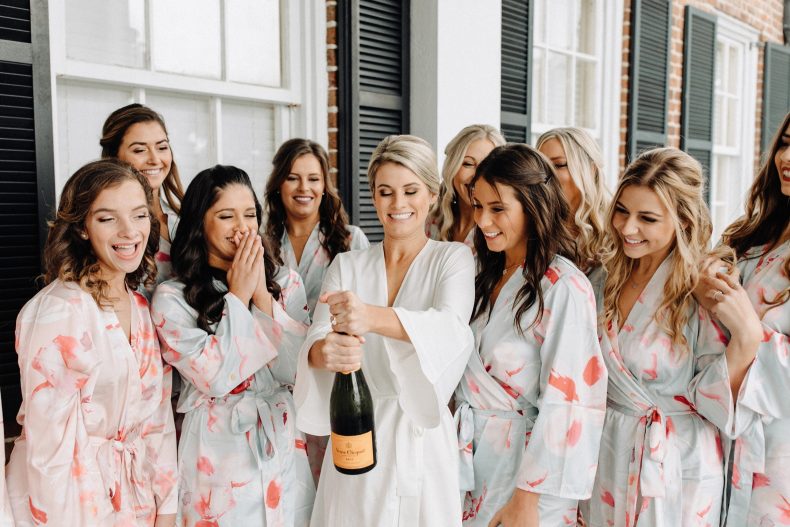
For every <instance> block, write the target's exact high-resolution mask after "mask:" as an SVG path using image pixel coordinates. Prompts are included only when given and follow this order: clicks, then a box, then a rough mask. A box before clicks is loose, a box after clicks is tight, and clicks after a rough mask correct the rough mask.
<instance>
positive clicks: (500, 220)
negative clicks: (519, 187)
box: [472, 178, 527, 253]
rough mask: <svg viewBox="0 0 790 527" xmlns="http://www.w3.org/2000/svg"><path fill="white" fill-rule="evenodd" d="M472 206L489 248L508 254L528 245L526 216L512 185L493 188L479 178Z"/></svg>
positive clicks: (473, 193)
mask: <svg viewBox="0 0 790 527" xmlns="http://www.w3.org/2000/svg"><path fill="white" fill-rule="evenodd" d="M472 206H473V207H474V208H475V223H477V228H478V229H480V232H482V233H483V236H484V237H485V240H486V245H487V246H488V250H489V251H492V252H503V251H504V252H506V253H508V252H511V251H514V250H516V251H520V250H523V248H525V247H526V238H527V216H526V214H524V207H523V206H522V205H521V202H520V201H519V200H518V198H517V197H516V191H515V190H514V189H513V187H510V186H508V185H500V184H498V183H497V184H496V187H494V186H492V185H491V184H490V183H489V182H488V181H486V180H485V179H483V178H479V179H478V180H477V181H476V182H475V187H474V190H473V191H472Z"/></svg>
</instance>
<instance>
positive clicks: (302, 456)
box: [152, 165, 315, 527]
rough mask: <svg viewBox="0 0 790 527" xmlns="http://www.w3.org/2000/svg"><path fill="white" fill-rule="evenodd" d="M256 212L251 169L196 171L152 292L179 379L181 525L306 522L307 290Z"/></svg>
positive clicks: (264, 526)
mask: <svg viewBox="0 0 790 527" xmlns="http://www.w3.org/2000/svg"><path fill="white" fill-rule="evenodd" d="M260 219H261V206H260V204H259V203H258V201H257V199H256V198H255V194H254V192H253V190H252V186H251V184H250V180H249V178H248V176H247V174H246V173H244V172H243V171H241V170H239V169H238V168H235V167H230V166H219V165H217V166H215V167H213V168H210V169H207V170H204V171H203V172H201V173H199V174H198V175H197V176H195V179H193V180H192V183H191V184H190V186H189V188H188V189H187V192H186V194H185V196H184V200H183V214H182V220H181V226H180V229H179V231H178V235H177V236H176V239H175V240H174V243H173V254H174V255H175V256H176V259H175V260H174V263H175V271H176V276H177V280H172V281H167V282H164V283H162V284H160V285H159V287H158V288H157V290H156V293H155V295H154V299H153V307H152V314H153V318H154V321H155V324H156V329H157V333H158V335H159V339H160V341H161V342H162V355H163V357H164V359H165V360H166V361H167V362H169V363H170V364H172V365H173V367H174V368H176V369H177V370H178V371H179V373H180V374H181V376H182V378H183V379H184V385H183V386H184V388H183V390H182V393H181V397H180V399H179V404H178V411H179V412H181V413H184V414H185V418H184V424H183V428H182V434H181V440H180V442H179V450H178V453H179V476H180V480H179V498H180V499H179V504H180V507H179V511H178V519H177V523H178V525H179V527H203V526H205V525H211V526H213V527H230V526H236V525H245V526H250V527H278V526H288V527H292V526H297V527H298V526H304V527H306V526H307V525H308V523H309V519H310V511H311V507H312V502H313V498H314V496H315V486H314V484H313V480H312V477H311V476H310V470H309V465H308V463H307V453H306V449H305V442H304V437H303V436H302V434H300V433H299V432H298V431H296V429H295V413H296V412H295V409H294V404H293V398H292V396H291V392H290V388H291V386H292V385H293V382H294V380H295V376H296V358H297V356H298V352H299V348H300V347H301V345H302V342H303V341H304V335H305V333H306V332H307V325H306V324H305V322H306V321H307V312H306V310H305V307H304V305H305V296H304V288H303V287H302V285H301V282H300V280H299V278H298V275H296V273H294V272H293V271H290V270H288V269H284V268H279V271H278V267H277V266H276V264H275V263H274V259H273V258H271V257H269V256H267V255H265V254H264V246H263V245H262V241H261V237H260V236H259V235H258V234H257V231H258V228H259V225H260V223H259V222H260Z"/></svg>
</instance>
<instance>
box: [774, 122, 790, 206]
mask: <svg viewBox="0 0 790 527" xmlns="http://www.w3.org/2000/svg"><path fill="white" fill-rule="evenodd" d="M774 163H775V164H776V170H777V172H779V186H780V189H781V191H782V194H784V195H785V196H790V126H788V127H787V129H786V130H785V131H784V132H782V137H781V138H780V139H779V149H778V150H777V151H776V155H775V156H774Z"/></svg>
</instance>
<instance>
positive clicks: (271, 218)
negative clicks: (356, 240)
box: [263, 139, 351, 265]
mask: <svg viewBox="0 0 790 527" xmlns="http://www.w3.org/2000/svg"><path fill="white" fill-rule="evenodd" d="M304 155H313V156H315V157H316V159H318V163H319V164H320V165H321V177H322V178H323V180H324V195H323V196H321V204H320V205H319V206H318V218H319V219H318V230H319V231H320V233H321V237H320V240H321V247H323V248H324V250H325V251H326V252H327V254H329V260H330V261H331V260H333V259H334V258H335V256H337V255H338V254H339V253H342V252H346V251H347V250H348V249H349V247H350V244H351V240H350V234H349V232H348V214H346V211H345V209H344V208H343V202H342V201H341V200H340V195H339V194H338V192H337V188H335V183H334V182H333V181H332V178H331V177H329V157H328V156H327V154H326V150H324V148H323V147H322V146H321V145H319V144H318V143H315V142H313V141H310V140H309V139H289V140H288V141H286V142H284V143H283V144H282V145H281V146H280V148H278V149H277V153H276V154H274V159H273V160H272V165H273V167H272V172H271V174H270V175H269V180H268V181H267V182H266V190H265V195H264V198H263V201H264V205H265V207H266V227H265V232H266V235H267V236H268V238H269V243H270V244H271V246H272V251H273V252H274V254H275V255H276V257H277V260H278V262H279V263H280V264H281V265H282V264H283V263H284V262H283V258H282V254H281V252H282V247H281V241H282V237H283V233H284V232H285V228H286V225H287V223H288V215H287V213H286V211H285V205H283V200H282V196H281V195H280V187H282V185H283V183H284V182H285V179H286V178H287V177H288V174H290V173H291V167H292V166H293V164H294V162H295V161H296V160H297V158H299V157H301V156H304Z"/></svg>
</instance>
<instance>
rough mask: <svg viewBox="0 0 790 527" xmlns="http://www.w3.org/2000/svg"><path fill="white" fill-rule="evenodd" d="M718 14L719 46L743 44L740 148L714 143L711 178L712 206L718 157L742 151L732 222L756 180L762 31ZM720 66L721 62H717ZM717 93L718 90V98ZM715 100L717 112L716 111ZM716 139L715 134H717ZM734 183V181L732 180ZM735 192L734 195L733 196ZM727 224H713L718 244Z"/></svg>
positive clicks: (712, 205)
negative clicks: (755, 166) (727, 43)
mask: <svg viewBox="0 0 790 527" xmlns="http://www.w3.org/2000/svg"><path fill="white" fill-rule="evenodd" d="M716 15H717V17H718V18H717V30H716V31H717V36H716V44H717V45H718V42H719V39H724V40H729V41H730V42H732V43H735V44H739V45H742V46H743V72H742V75H741V77H740V79H741V80H740V82H741V86H740V88H741V104H740V108H739V109H740V112H739V115H738V116H737V117H736V118H735V121H736V122H737V123H739V124H738V127H737V129H738V130H739V137H738V142H739V145H740V150H739V151H738V150H733V148H731V147H726V146H722V145H718V144H716V143H715V140H714V143H713V152H712V153H713V156H712V160H711V165H712V166H711V178H710V196H711V209H713V207H714V200H715V197H716V191H717V186H716V185H717V181H716V168H717V167H716V163H717V161H718V160H717V156H720V155H727V156H733V155H737V154H740V161H741V163H740V165H741V166H740V170H738V171H737V174H736V176H737V177H738V188H737V192H736V195H737V196H738V203H737V208H736V209H735V210H736V214H735V215H734V217H733V218H730V219H729V220H728V221H730V222H731V221H732V220H734V219H735V218H737V217H738V216H740V215H741V214H743V210H744V209H743V204H744V199H745V197H746V193H747V191H748V189H749V186H750V185H751V184H752V180H753V179H754V156H755V142H754V138H755V120H754V116H755V112H756V104H757V102H756V99H757V62H758V58H759V57H758V52H759V48H758V46H757V43H758V42H759V37H760V34H759V32H758V31H757V30H755V29H754V28H752V27H751V26H748V25H746V24H744V23H743V22H740V21H738V20H735V19H734V18H731V17H729V16H727V15H725V14H723V13H716ZM716 67H717V68H720V67H721V65H720V64H717V65H716ZM715 96H716V93H715V92H714V97H715ZM716 107H717V106H716V105H715V100H714V112H715V111H716V110H715V108H716ZM716 118H717V116H716V115H715V114H714V117H713V119H714V126H716ZM714 138H715V135H714ZM730 184H732V182H730ZM732 195H733V194H730V196H732ZM726 227H727V225H716V224H714V225H713V230H714V237H715V238H716V239H715V240H714V243H715V242H716V241H718V237H719V235H720V234H721V232H722V231H723V230H724V228H726Z"/></svg>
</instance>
